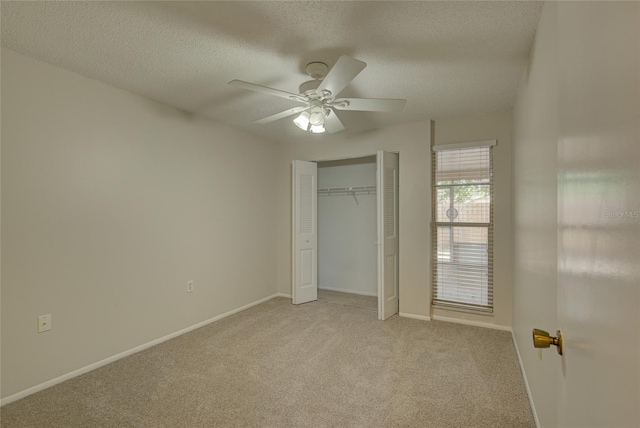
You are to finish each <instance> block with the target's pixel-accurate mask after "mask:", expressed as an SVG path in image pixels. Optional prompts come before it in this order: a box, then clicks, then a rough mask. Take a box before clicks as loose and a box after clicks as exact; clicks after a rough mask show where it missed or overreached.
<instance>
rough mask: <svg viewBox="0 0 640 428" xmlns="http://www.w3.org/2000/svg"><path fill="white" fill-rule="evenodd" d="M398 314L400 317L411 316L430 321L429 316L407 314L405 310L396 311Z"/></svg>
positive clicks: (415, 318)
mask: <svg viewBox="0 0 640 428" xmlns="http://www.w3.org/2000/svg"><path fill="white" fill-rule="evenodd" d="M398 315H399V316H401V317H402V318H411V319H414V320H421V321H431V317H428V316H425V315H416V314H408V313H406V312H398Z"/></svg>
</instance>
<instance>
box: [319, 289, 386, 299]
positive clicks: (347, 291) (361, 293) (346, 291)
mask: <svg viewBox="0 0 640 428" xmlns="http://www.w3.org/2000/svg"><path fill="white" fill-rule="evenodd" d="M318 290H327V291H339V292H340V293H349V294H359V295H361V296H374V297H375V296H377V295H378V293H369V292H368V291H354V290H349V289H346V288H331V287H318Z"/></svg>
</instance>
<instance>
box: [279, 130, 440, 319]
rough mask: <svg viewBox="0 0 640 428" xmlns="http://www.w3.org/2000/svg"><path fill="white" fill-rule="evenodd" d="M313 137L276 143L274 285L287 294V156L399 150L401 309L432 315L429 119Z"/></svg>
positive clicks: (344, 155)
mask: <svg viewBox="0 0 640 428" xmlns="http://www.w3.org/2000/svg"><path fill="white" fill-rule="evenodd" d="M317 137H319V138H317V139H315V141H313V140H312V141H309V139H305V141H304V142H285V143H282V145H281V146H280V155H279V161H278V166H277V174H278V177H277V182H278V287H279V291H280V292H281V293H286V294H291V161H292V160H295V159H299V160H310V161H320V160H328V159H338V158H349V157H359V156H367V155H372V154H375V153H376V151H378V150H387V151H392V152H393V151H395V152H399V153H400V156H399V157H400V168H399V173H400V176H399V204H400V213H399V214H400V218H399V233H400V235H399V244H400V251H399V257H400V278H399V299H400V313H404V314H409V315H416V316H420V317H428V316H429V315H430V294H429V290H430V283H431V281H430V269H429V256H430V232H429V227H430V226H429V223H430V221H431V211H430V210H431V193H430V188H429V180H430V157H429V153H430V144H431V124H430V122H419V123H411V124H407V125H399V126H393V127H388V128H383V129H379V130H375V131H370V132H365V133H359V134H356V135H352V134H350V133H349V132H342V133H338V134H335V135H326V136H325V135H318V136H317Z"/></svg>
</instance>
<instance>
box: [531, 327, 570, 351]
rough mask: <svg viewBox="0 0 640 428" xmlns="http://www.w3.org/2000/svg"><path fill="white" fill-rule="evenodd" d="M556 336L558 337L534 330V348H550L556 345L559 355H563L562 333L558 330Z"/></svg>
mask: <svg viewBox="0 0 640 428" xmlns="http://www.w3.org/2000/svg"><path fill="white" fill-rule="evenodd" d="M556 335H557V336H556V337H553V336H551V335H549V333H548V332H546V331H544V330H540V329H537V328H534V329H533V346H534V347H535V348H548V347H549V346H551V345H555V346H557V348H556V350H557V351H558V354H560V355H562V351H563V342H562V332H561V331H560V330H558V331H556Z"/></svg>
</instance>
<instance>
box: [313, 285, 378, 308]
mask: <svg viewBox="0 0 640 428" xmlns="http://www.w3.org/2000/svg"><path fill="white" fill-rule="evenodd" d="M318 302H325V303H333V304H334V305H342V306H351V307H353V308H361V309H370V310H374V311H376V312H377V311H378V297H377V296H363V295H360V294H353V293H343V292H340V291H331V290H323V289H321V288H318Z"/></svg>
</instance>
